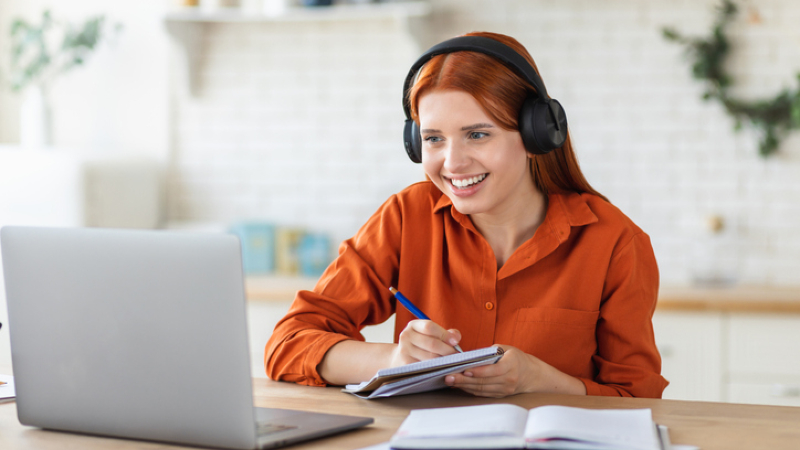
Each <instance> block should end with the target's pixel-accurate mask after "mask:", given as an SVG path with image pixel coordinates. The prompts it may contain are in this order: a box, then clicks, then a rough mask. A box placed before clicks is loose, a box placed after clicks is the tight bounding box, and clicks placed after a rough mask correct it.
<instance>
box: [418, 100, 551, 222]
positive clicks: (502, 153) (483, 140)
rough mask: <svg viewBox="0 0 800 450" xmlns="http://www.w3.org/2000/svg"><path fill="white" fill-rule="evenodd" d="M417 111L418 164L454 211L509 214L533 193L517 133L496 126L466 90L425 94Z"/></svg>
mask: <svg viewBox="0 0 800 450" xmlns="http://www.w3.org/2000/svg"><path fill="white" fill-rule="evenodd" d="M418 113H419V124H420V134H421V137H422V166H423V168H424V169H425V173H426V174H427V175H428V177H429V178H430V179H431V181H433V183H434V184H436V186H438V187H439V189H441V191H442V192H443V193H444V194H445V195H447V196H448V197H449V198H450V200H451V201H452V202H453V206H455V208H456V209H457V210H458V211H459V212H461V213H462V214H469V215H473V214H486V215H497V216H499V217H502V216H503V215H504V214H512V215H513V213H514V211H513V209H514V208H518V207H520V206H521V205H522V204H524V203H523V202H525V201H527V200H528V198H529V197H528V196H530V195H535V194H536V192H537V191H536V188H535V185H534V183H533V176H532V174H531V172H530V169H529V167H528V161H529V159H528V153H527V152H526V151H525V147H524V145H523V144H522V138H521V137H520V134H519V132H517V131H508V130H504V129H502V128H500V126H499V125H497V124H496V123H495V122H494V121H492V119H491V118H490V117H489V115H488V114H487V113H486V112H485V111H484V110H483V108H481V106H480V104H478V102H477V101H476V100H475V99H474V98H473V97H472V96H471V95H470V94H467V93H466V92H463V91H458V90H437V91H432V92H429V93H426V94H424V95H423V96H422V97H421V98H420V100H419V107H418Z"/></svg>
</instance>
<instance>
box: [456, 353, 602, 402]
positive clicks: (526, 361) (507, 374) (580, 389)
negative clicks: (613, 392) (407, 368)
mask: <svg viewBox="0 0 800 450" xmlns="http://www.w3.org/2000/svg"><path fill="white" fill-rule="evenodd" d="M498 347H501V348H502V349H503V350H504V351H505V353H504V354H503V357H502V358H500V360H499V361H498V362H497V363H496V364H489V365H486V366H480V367H475V368H472V369H469V370H468V371H466V372H464V373H461V374H453V375H448V376H447V377H445V383H447V385H448V386H452V387H456V388H459V389H461V390H464V391H466V392H469V393H470V394H473V395H477V396H480V397H498V398H499V397H507V396H509V395H514V394H521V393H524V392H555V393H563V394H580V395H586V387H585V386H584V384H583V382H582V381H580V380H579V379H577V378H575V377H572V376H570V375H567V374H565V373H563V372H561V371H559V370H558V369H556V368H554V367H553V366H550V365H549V364H547V363H545V362H544V361H542V360H541V359H539V358H537V357H535V356H533V355H529V354H527V353H525V352H523V351H522V350H520V349H518V348H516V347H512V346H510V345H498Z"/></svg>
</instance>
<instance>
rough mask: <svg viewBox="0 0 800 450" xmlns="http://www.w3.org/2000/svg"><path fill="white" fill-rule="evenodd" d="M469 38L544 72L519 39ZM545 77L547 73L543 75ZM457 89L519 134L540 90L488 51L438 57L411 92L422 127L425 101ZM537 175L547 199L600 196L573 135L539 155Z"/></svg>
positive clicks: (535, 166)
mask: <svg viewBox="0 0 800 450" xmlns="http://www.w3.org/2000/svg"><path fill="white" fill-rule="evenodd" d="M465 36H482V37H487V38H490V39H494V40H496V41H500V42H501V43H503V44H505V45H507V46H509V47H511V48H512V49H514V51H516V52H517V53H519V54H520V55H522V56H523V57H525V59H526V60H527V61H528V62H529V63H530V65H531V66H532V67H533V68H534V70H536V72H537V73H539V69H538V68H537V67H536V63H535V62H534V61H533V58H532V57H531V55H530V54H529V53H528V51H527V50H526V49H525V47H523V46H522V44H520V43H519V42H518V41H517V40H516V39H514V38H512V37H509V36H505V35H502V34H498V33H489V32H474V33H467V34H466V35H465ZM540 76H541V74H540ZM439 89H441V90H446V89H457V90H461V91H464V92H466V93H468V94H470V95H472V96H473V97H474V98H475V100H476V101H477V102H478V104H480V105H481V107H482V108H483V109H484V110H485V111H486V113H487V114H488V115H489V117H491V118H492V120H494V121H495V122H496V123H497V124H498V126H500V127H501V128H503V129H506V130H510V131H518V130H519V125H518V119H519V111H520V109H521V108H522V103H523V102H524V101H525V99H526V98H528V97H529V96H530V95H532V93H533V92H535V89H534V87H533V86H532V85H531V84H530V83H528V82H527V81H526V80H525V79H524V78H523V77H522V76H520V75H519V74H518V73H517V72H515V71H514V70H513V69H511V68H509V67H508V66H506V65H505V64H503V63H501V62H500V61H498V60H496V59H495V58H493V57H491V56H489V55H485V54H483V53H477V52H469V51H460V52H453V53H446V54H443V55H437V56H434V57H433V58H431V60H430V61H428V62H427V63H426V64H425V65H424V66H422V69H420V71H419V74H418V76H417V80H416V82H415V83H414V85H413V86H412V88H411V89H410V90H409V94H408V99H409V105H410V107H411V117H412V118H413V119H414V120H415V121H416V122H417V124H419V115H418V112H417V107H418V105H419V99H420V97H422V95H423V94H425V93H426V92H430V91H433V90H439ZM531 171H532V173H533V178H534V182H535V183H536V187H537V188H538V189H539V190H540V191H542V192H543V193H544V194H545V195H547V194H550V193H557V192H578V193H584V192H587V193H590V194H594V195H597V196H599V197H601V198H603V199H604V200H606V201H608V199H606V198H605V197H604V196H603V195H601V194H600V193H599V192H597V191H595V190H594V188H592V186H590V185H589V182H588V181H586V178H585V177H584V176H583V173H582V172H581V169H580V166H579V165H578V159H577V158H576V157H575V152H574V151H573V150H572V142H571V139H570V136H569V133H567V139H566V141H565V142H564V145H563V146H561V147H560V148H557V149H555V150H553V151H551V152H550V153H547V154H545V155H533V157H532V158H531Z"/></svg>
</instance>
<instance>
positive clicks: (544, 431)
mask: <svg viewBox="0 0 800 450" xmlns="http://www.w3.org/2000/svg"><path fill="white" fill-rule="evenodd" d="M525 438H526V439H527V440H528V441H529V442H531V441H535V440H537V439H548V438H565V439H577V440H581V441H589V442H597V443H604V444H607V445H601V446H598V448H616V449H620V450H623V449H625V450H657V449H659V448H660V446H659V443H658V439H657V437H656V432H655V426H654V424H653V417H652V414H651V412H650V409H583V408H574V407H568V406H540V407H538V408H534V409H532V410H531V411H530V413H529V414H528V421H527V424H526V426H525Z"/></svg>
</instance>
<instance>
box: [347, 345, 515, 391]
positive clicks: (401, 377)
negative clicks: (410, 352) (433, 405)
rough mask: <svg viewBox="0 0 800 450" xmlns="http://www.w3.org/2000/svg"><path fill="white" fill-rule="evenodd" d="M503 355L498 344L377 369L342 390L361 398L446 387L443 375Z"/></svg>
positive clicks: (491, 362)
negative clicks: (364, 378)
mask: <svg viewBox="0 0 800 450" xmlns="http://www.w3.org/2000/svg"><path fill="white" fill-rule="evenodd" d="M502 356H503V349H502V348H500V347H486V348H481V349H478V350H472V351H468V352H464V353H454V354H452V355H447V356H441V357H439V358H433V359H429V360H427V361H420V362H415V363H412V364H407V365H405V366H400V367H390V368H388V369H381V370H379V371H378V373H377V374H375V376H374V377H372V379H371V380H369V381H365V382H363V383H361V384H348V385H347V386H345V388H344V389H342V391H344V392H348V393H350V394H353V395H357V396H359V397H361V398H380V397H391V396H395V395H405V394H415V393H418V392H427V391H433V390H435V389H442V388H445V387H447V385H446V384H445V383H444V377H445V376H446V375H448V374H451V373H461V372H464V371H465V370H467V369H469V368H472V367H478V366H485V365H487V364H494V363H496V362H497V361H498V360H499V359H500V357H502Z"/></svg>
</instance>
